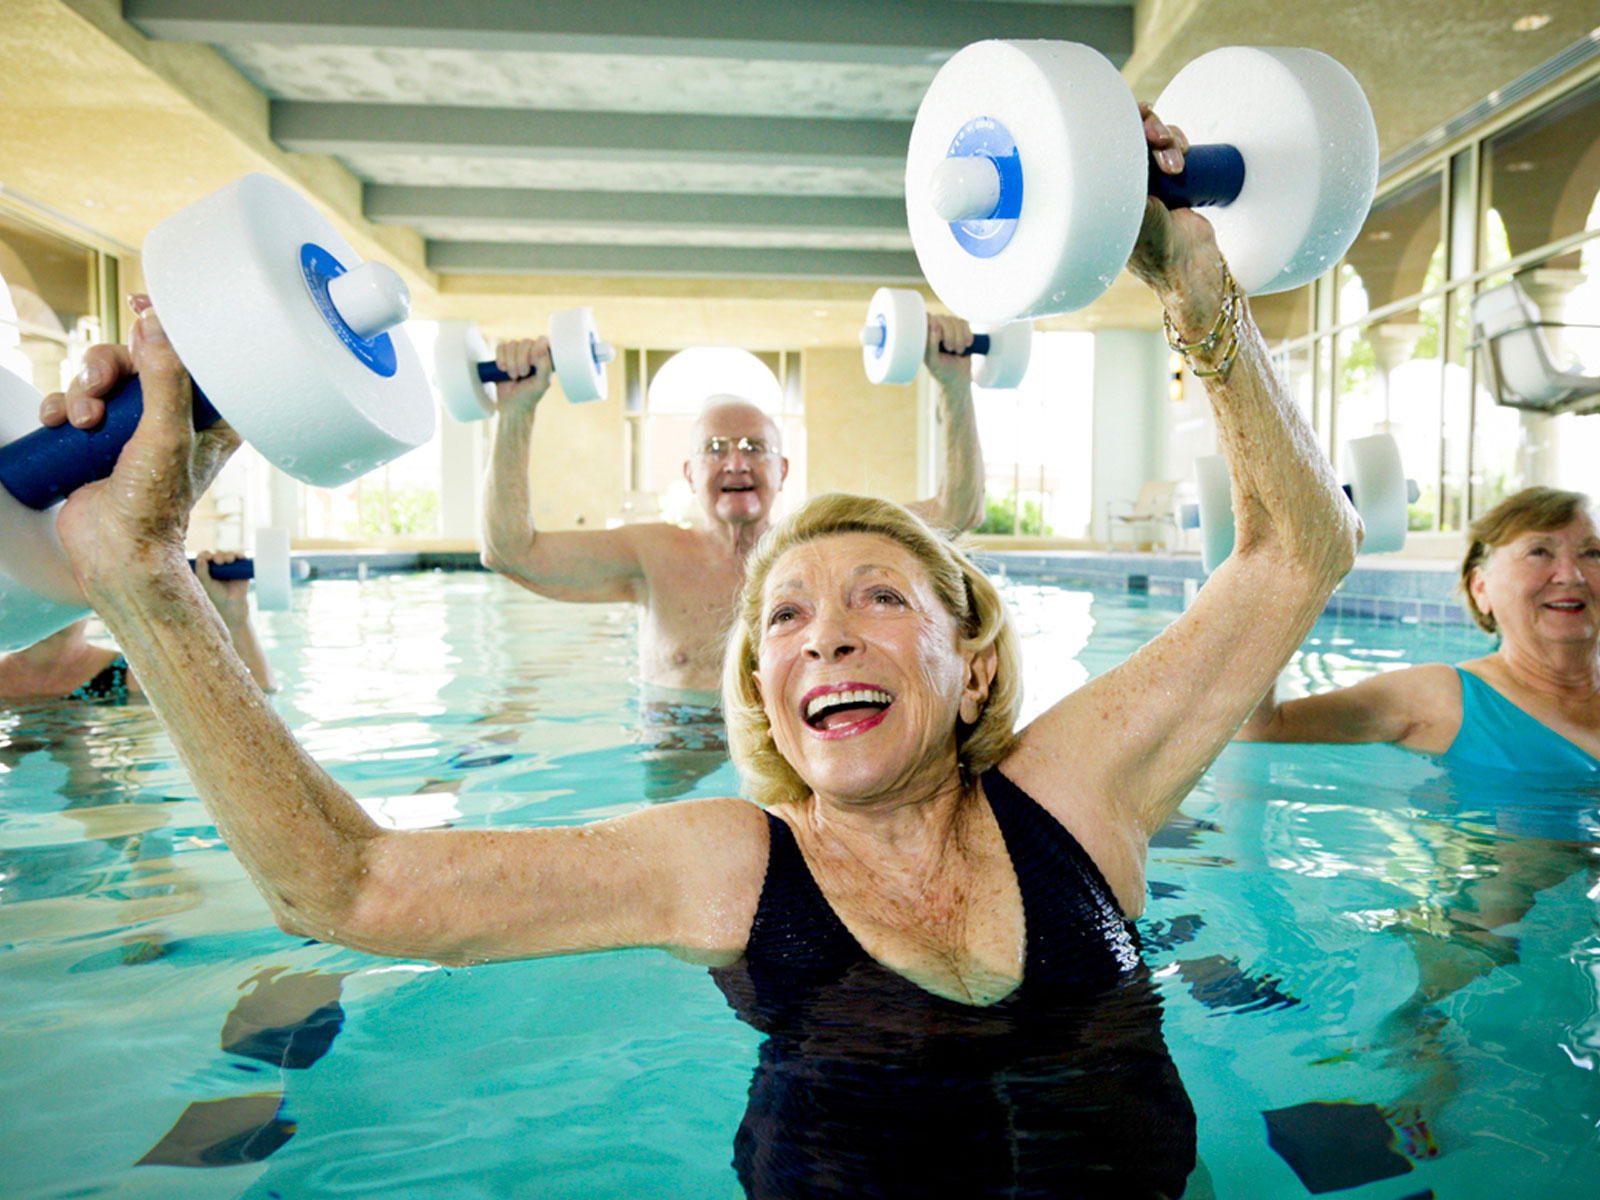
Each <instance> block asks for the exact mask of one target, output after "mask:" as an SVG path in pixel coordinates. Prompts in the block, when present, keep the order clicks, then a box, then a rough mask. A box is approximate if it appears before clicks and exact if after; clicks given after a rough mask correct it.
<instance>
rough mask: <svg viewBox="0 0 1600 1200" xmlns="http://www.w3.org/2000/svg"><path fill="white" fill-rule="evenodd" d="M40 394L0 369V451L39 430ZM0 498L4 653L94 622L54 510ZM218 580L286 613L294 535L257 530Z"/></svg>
mask: <svg viewBox="0 0 1600 1200" xmlns="http://www.w3.org/2000/svg"><path fill="white" fill-rule="evenodd" d="M41 399H43V397H42V396H41V395H40V393H39V392H38V391H37V390H36V389H35V388H34V387H33V386H32V385H31V384H29V383H28V382H27V381H26V380H24V379H22V378H20V377H19V376H17V375H14V374H12V373H11V372H10V371H7V370H5V369H4V368H3V367H0V445H8V444H11V443H13V442H14V441H15V440H16V438H18V437H20V436H23V435H24V434H27V433H31V432H33V431H34V430H37V429H38V428H39V402H40V400H41ZM57 507H58V506H57V505H55V504H52V505H50V506H49V507H47V508H43V509H35V508H31V507H28V506H27V505H24V504H21V503H19V502H18V501H17V500H16V498H15V497H14V496H12V495H11V494H10V493H9V492H5V491H0V651H9V650H20V649H22V648H23V647H24V646H31V645H32V644H33V643H34V642H37V641H39V640H40V639H41V638H45V637H48V636H49V635H50V634H52V633H54V632H55V631H56V630H58V629H64V628H66V627H67V626H68V625H70V624H72V623H73V622H74V621H77V620H79V619H81V618H83V617H86V616H88V615H89V611H90V610H89V602H88V601H87V600H86V599H85V598H84V595H83V590H82V589H81V588H80V587H79V586H78V581H77V577H76V576H75V575H74V574H73V572H72V565H71V563H70V562H69V561H68V560H67V554H66V551H65V550H64V549H62V546H61V541H60V539H59V538H58V537H57V536H56V509H57ZM212 574H213V575H215V576H216V577H217V578H219V579H229V578H232V579H253V580H254V581H255V587H256V603H257V605H259V606H260V607H261V608H263V609H274V608H276V609H286V608H288V607H289V586H290V576H291V570H290V560H289V534H288V531H287V530H283V529H259V530H257V531H256V547H255V558H254V560H251V559H236V560H234V561H233V562H231V563H226V564H221V563H218V564H213V566H212Z"/></svg>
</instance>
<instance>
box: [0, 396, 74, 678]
mask: <svg viewBox="0 0 1600 1200" xmlns="http://www.w3.org/2000/svg"><path fill="white" fill-rule="evenodd" d="M40 399H42V396H41V394H40V393H39V391H38V390H37V389H35V388H34V387H33V385H32V384H30V383H29V382H28V381H27V380H25V379H23V378H21V377H20V376H17V375H14V374H12V373H11V372H10V371H7V370H5V369H4V368H3V367H0V446H4V445H9V444H10V443H11V442H14V441H16V440H17V439H18V438H20V437H23V436H25V435H26V434H30V433H32V432H33V431H34V430H35V429H38V428H39V401H40ZM60 511H61V505H59V504H56V505H52V506H51V507H50V508H47V509H45V510H44V511H43V512H36V511H35V510H33V509H31V508H29V507H28V506H27V505H26V504H23V503H22V502H21V501H19V500H17V499H16V498H15V497H14V496H12V495H11V493H9V492H7V491H6V490H5V489H4V488H0V651H7V650H21V649H22V648H23V647H24V646H31V645H33V643H35V642H37V641H38V640H39V639H41V638H45V637H49V636H50V635H51V634H52V633H55V632H56V630H58V629H65V628H66V627H67V626H68V625H71V624H72V623H73V622H74V621H76V620H78V619H79V618H81V617H86V616H88V615H89V605H88V602H87V601H86V600H85V599H84V596H83V591H82V589H80V588H79V587H78V580H77V577H76V576H75V575H73V573H72V564H71V563H70V562H68V561H67V552H66V551H65V550H64V549H62V546H61V538H60V537H59V536H58V535H57V534H56V517H57V515H59V513H60Z"/></svg>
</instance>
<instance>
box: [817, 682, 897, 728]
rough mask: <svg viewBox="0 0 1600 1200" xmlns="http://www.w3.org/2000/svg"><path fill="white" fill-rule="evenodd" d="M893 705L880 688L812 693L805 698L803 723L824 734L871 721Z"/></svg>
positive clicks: (851, 688)
mask: <svg viewBox="0 0 1600 1200" xmlns="http://www.w3.org/2000/svg"><path fill="white" fill-rule="evenodd" d="M893 703H894V697H893V696H891V695H890V694H889V693H888V692H886V691H884V690H883V689H882V688H872V687H847V688H839V689H835V690H831V691H824V692H814V693H812V694H811V695H810V696H809V697H807V698H806V702H805V714H804V715H805V721H806V724H807V725H809V726H811V728H813V729H815V730H818V731H819V732H823V733H826V732H828V731H830V730H834V729H843V728H846V727H847V726H851V725H859V724H861V723H862V722H863V721H871V720H872V719H873V718H874V717H877V716H879V715H880V714H882V713H883V712H884V711H885V710H887V709H888V707H889V705H891V704H893Z"/></svg>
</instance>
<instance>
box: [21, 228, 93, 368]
mask: <svg viewBox="0 0 1600 1200" xmlns="http://www.w3.org/2000/svg"><path fill="white" fill-rule="evenodd" d="M96 263H97V255H96V253H95V251H93V250H90V249H88V248H86V247H84V246H80V245H77V244H75V243H73V242H70V241H68V240H67V239H65V238H61V237H57V236H56V235H55V234H52V233H48V232H46V231H44V230H42V229H39V228H37V227H35V226H33V225H31V224H28V223H26V222H24V221H22V220H19V219H17V218H15V217H12V216H10V215H8V214H5V213H0V280H3V282H4V285H5V286H4V287H0V366H3V367H5V368H6V369H7V370H10V371H12V372H14V373H15V374H17V375H20V376H21V377H22V378H24V379H26V380H27V381H28V382H29V383H31V384H32V385H33V386H34V387H36V388H38V389H39V391H41V392H54V391H58V390H59V389H61V388H62V387H65V386H66V383H67V381H68V380H69V379H70V378H71V377H72V373H73V371H74V370H76V369H77V364H78V360H79V357H80V356H81V355H82V353H83V351H84V349H85V348H87V347H88V346H89V345H90V344H91V343H93V342H97V341H100V340H102V339H101V336H100V321H99V318H98V316H97V311H98V300H97V296H96V290H95V268H96Z"/></svg>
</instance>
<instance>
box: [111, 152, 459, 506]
mask: <svg viewBox="0 0 1600 1200" xmlns="http://www.w3.org/2000/svg"><path fill="white" fill-rule="evenodd" d="M308 244H310V245H314V246H320V247H322V249H323V250H325V251H326V252H327V253H328V254H330V255H331V256H333V258H335V259H337V260H338V262H339V264H340V265H342V266H343V267H344V268H345V269H346V270H349V269H350V268H352V267H354V266H355V265H357V264H358V263H359V262H360V259H359V258H358V257H357V255H356V253H355V251H354V250H353V249H351V247H350V246H349V244H348V243H347V242H346V241H345V240H344V238H342V237H340V236H339V234H338V232H337V231H336V230H335V229H334V228H333V226H332V225H330V224H329V223H328V222H327V221H326V220H324V219H323V218H322V217H321V216H320V215H319V214H318V213H317V211H316V210H315V209H313V208H312V207H311V205H310V204H309V203H308V202H307V201H306V200H305V199H303V198H302V197H301V196H300V195H299V193H297V192H296V191H295V190H294V189H293V188H290V187H288V186H286V185H285V184H282V183H279V182H278V181H277V180H275V179H271V178H269V177H268V176H265V175H245V176H243V177H242V178H240V179H236V180H235V181H234V182H233V183H230V184H228V185H227V186H226V187H222V188H219V189H218V190H217V191H215V192H212V193H211V194H210V195H208V196H204V197H202V198H201V199H199V200H197V201H196V202H195V203H193V204H191V205H189V207H187V208H185V209H182V210H180V211H179V212H177V213H174V214H173V215H172V216H170V217H168V218H167V219H166V220H164V221H162V222H161V223H160V224H158V225H157V226H155V228H153V229H152V230H151V231H150V233H149V235H148V236H147V237H146V238H145V243H144V260H143V261H144V272H145V281H146V284H147V286H148V287H149V290H150V295H151V297H152V299H153V300H154V301H155V305H156V309H157V311H158V312H159V313H160V314H161V321H162V324H163V325H164V326H165V327H166V330H167V334H168V336H169V337H171V339H172V344H173V345H174V346H175V347H176V348H177V351H178V353H179V355H180V356H181V357H182V358H183V361H184V364H185V365H186V366H187V367H188V368H189V371H190V373H191V374H192V375H193V376H194V377H195V379H196V380H197V381H198V382H199V384H200V387H201V388H202V389H203V390H204V391H205V393H206V396H207V397H208V398H209V399H210V400H211V403H212V404H213V405H214V406H215V407H216V409H217V411H218V412H220V413H221V414H222V416H223V417H224V419H226V420H227V422H228V423H229V424H230V425H232V426H233V428H234V429H236V430H238V432H239V435H240V436H241V437H243V438H244V440H245V441H247V442H249V443H250V444H251V445H252V446H254V447H255V448H256V449H257V450H259V451H260V452H261V453H262V454H263V455H264V456H265V457H266V458H267V459H268V460H269V461H270V462H272V463H273V464H275V465H276V466H278V467H279V468H281V469H282V470H283V471H285V472H286V473H288V474H289V475H292V476H294V477H295V478H296V479H299V480H302V481H304V482H306V483H310V484H313V485H315V486H317V487H338V486H340V485H342V484H345V483H349V482H350V481H351V480H353V479H355V478H357V477H358V476H360V475H363V474H365V473H366V472H367V471H370V470H372V469H373V468H374V467H377V466H381V465H382V464H383V463H386V462H389V461H390V460H391V459H394V458H398V457H399V456H400V455H401V454H404V453H405V452H406V451H407V450H411V449H414V448H415V447H417V446H420V445H422V444H423V443H424V442H426V441H427V440H428V439H429V438H431V437H432V436H433V431H434V425H435V414H434V404H433V397H432V393H431V390H430V389H429V387H428V379H427V375H426V374H425V372H424V371H423V369H422V364H421V362H420V361H419V360H418V358H417V354H416V351H415V350H414V349H413V348H412V346H411V341H410V339H409V338H407V337H406V335H405V333H404V332H403V331H402V330H400V329H398V328H396V329H393V330H391V331H390V332H389V334H388V337H389V339H390V340H391V342H392V344H393V348H394V354H395V364H396V365H395V370H394V373H393V374H392V375H387V376H385V375H383V374H380V373H379V372H378V371H376V370H373V369H372V368H371V367H370V366H368V365H367V364H366V363H365V362H363V361H362V360H361V359H360V358H358V357H357V356H356V355H355V354H354V353H352V351H351V349H350V348H349V347H348V346H347V345H346V344H345V343H344V342H343V341H342V340H341V339H340V336H339V334H338V333H337V332H335V329H334V326H333V325H332V324H330V322H329V320H328V319H327V318H326V317H325V316H324V315H323V312H322V309H321V308H320V307H319V305H318V302H317V299H316V297H315V296H314V294H313V292H312V290H311V288H310V287H309V286H308V285H307V283H306V276H305V272H304V271H303V270H302V267H301V255H302V250H303V247H305V246H306V245H308Z"/></svg>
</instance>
